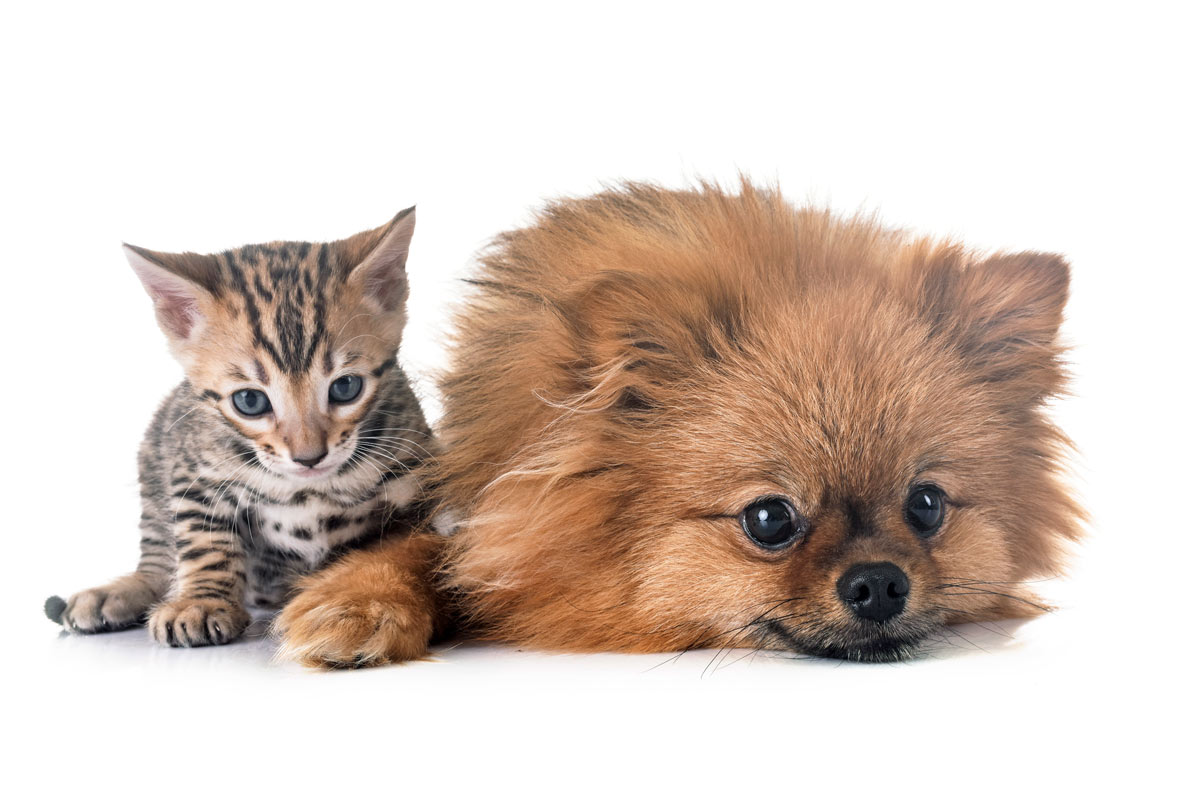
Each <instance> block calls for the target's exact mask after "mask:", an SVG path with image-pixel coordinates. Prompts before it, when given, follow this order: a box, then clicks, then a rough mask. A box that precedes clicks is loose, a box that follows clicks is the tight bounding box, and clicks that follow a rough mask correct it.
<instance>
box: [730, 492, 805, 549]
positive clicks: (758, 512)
mask: <svg viewBox="0 0 1200 791" xmlns="http://www.w3.org/2000/svg"><path fill="white" fill-rule="evenodd" d="M741 521H742V529H743V530H745V531H746V535H748V536H750V540H751V541H753V542H754V543H756V544H758V545H759V546H762V547H766V548H767V549H781V548H782V547H784V546H785V545H787V544H789V543H791V542H792V541H793V540H794V539H795V538H796V537H797V536H802V535H803V534H804V533H805V531H806V530H807V529H808V520H806V519H805V518H804V517H802V516H800V515H798V514H797V513H796V509H795V508H794V507H793V506H792V504H791V503H789V502H788V501H787V500H785V499H783V498H782V497H764V498H762V499H761V500H755V501H754V502H752V503H750V505H748V506H746V508H745V510H743V511H742V516H741Z"/></svg>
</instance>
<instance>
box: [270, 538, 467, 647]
mask: <svg viewBox="0 0 1200 791" xmlns="http://www.w3.org/2000/svg"><path fill="white" fill-rule="evenodd" d="M441 544H442V539H441V538H440V537H439V536H437V535H433V534H429V533H414V534H410V535H406V536H402V537H399V538H394V539H390V540H388V541H387V542H385V543H384V544H383V545H381V546H379V547H376V548H372V549H361V550H358V551H356V552H354V553H352V554H350V555H349V556H347V557H346V558H343V559H342V560H341V561H339V562H338V563H335V564H333V565H331V566H329V567H328V568H326V569H324V570H322V571H319V572H317V573H316V574H312V575H310V576H309V577H307V578H306V579H305V580H304V581H303V582H302V583H301V585H300V586H299V589H298V592H297V594H296V596H295V598H294V599H292V601H291V602H289V603H288V605H287V606H286V607H285V608H284V609H283V611H282V612H281V613H280V614H279V616H278V618H276V620H275V624H274V629H275V631H276V633H277V634H279V635H281V636H283V637H284V640H283V643H282V645H281V648H280V652H279V655H280V657H281V658H283V659H295V660H298V661H300V662H302V663H304V664H306V665H308V666H310V667H330V666H332V667H360V666H367V665H378V664H385V663H388V662H403V661H405V660H409V659H419V658H420V657H422V656H424V655H425V654H426V652H427V650H428V646H429V643H430V641H432V640H433V639H435V638H436V637H437V636H438V635H439V634H441V633H442V632H443V631H444V630H445V627H446V622H447V617H446V615H447V613H448V608H447V606H446V603H445V602H444V601H443V600H442V597H441V596H440V595H439V594H438V592H437V591H436V590H435V588H434V585H433V574H432V570H433V568H434V566H435V565H436V562H437V557H438V552H439V550H440V548H441Z"/></svg>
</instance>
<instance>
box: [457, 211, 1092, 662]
mask: <svg viewBox="0 0 1200 791" xmlns="http://www.w3.org/2000/svg"><path fill="white" fill-rule="evenodd" d="M517 280H519V281H520V286H521V290H520V291H517V290H515V289H512V288H511V286H513V285H514V284H515V282H516V281H517ZM480 281H481V282H482V283H483V293H482V294H481V295H480V296H479V298H478V301H477V302H476V303H475V304H474V305H473V307H472V309H468V311H467V313H466V314H465V317H464V321H463V322H462V324H461V325H460V326H461V328H462V338H461V340H460V347H459V351H458V352H457V354H458V360H457V361H456V373H455V374H452V376H451V378H450V379H449V380H448V381H447V387H446V390H447V410H446V418H445V423H444V425H443V429H444V434H443V439H444V440H445V441H446V442H448V443H449V450H448V453H447V455H446V458H445V460H444V462H443V467H444V469H445V471H446V474H448V475H449V476H450V477H451V481H450V485H449V486H448V487H447V492H448V494H449V496H450V497H461V498H462V499H461V501H460V502H457V503H455V506H456V507H458V508H460V509H462V510H464V511H466V512H467V513H469V514H471V516H470V518H468V520H467V522H466V527H465V529H463V530H461V531H460V532H459V533H458V534H457V536H456V538H455V541H456V542H458V545H459V549H460V552H459V559H458V560H456V562H455V566H454V569H453V571H454V575H453V580H452V581H453V582H454V583H455V584H456V586H457V587H458V588H459V589H460V590H462V591H465V594H466V597H467V600H468V601H469V609H471V610H474V611H475V612H477V613H479V617H480V620H481V622H483V623H486V624H490V625H491V628H494V630H495V633H496V634H499V635H504V636H512V637H515V638H516V639H521V640H525V641H529V642H533V643H535V644H541V645H544V646H547V647H552V648H586V649H621V648H624V649H636V650H653V651H663V650H680V649H683V648H687V647H690V646H746V647H769V648H782V649H794V650H800V651H803V652H807V653H812V654H822V655H832V656H841V657H849V658H854V659H863V660H884V659H893V658H897V657H901V656H905V655H907V654H908V653H909V652H910V651H911V650H912V648H913V647H914V646H915V645H917V643H918V642H919V641H920V640H921V639H922V638H924V637H925V636H927V635H929V634H930V633H931V632H933V631H934V630H936V629H937V628H938V627H939V626H941V625H943V624H946V623H950V622H955V621H968V620H983V619H990V618H1001V617H1009V616H1015V615H1028V614H1034V613H1037V612H1039V611H1040V608H1041V605H1040V604H1038V603H1037V601H1036V600H1035V599H1033V598H1032V597H1031V596H1030V595H1029V594H1028V592H1026V591H1023V590H1022V588H1021V586H1020V583H1021V582H1022V581H1023V580H1026V579H1028V578H1030V577H1032V576H1035V575H1044V574H1048V573H1054V572H1055V571H1056V570H1057V569H1058V565H1059V549H1060V546H1059V545H1060V543H1061V541H1062V540H1063V539H1065V538H1072V537H1074V536H1075V535H1076V533H1077V530H1078V517H1079V512H1078V510H1077V508H1076V506H1075V505H1074V504H1073V502H1072V501H1071V499H1070V497H1069V496H1068V494H1067V493H1066V492H1065V491H1064V489H1063V488H1062V486H1061V484H1060V483H1059V481H1058V477H1057V473H1058V469H1057V468H1058V459H1059V456H1060V452H1061V450H1062V446H1063V442H1064V440H1063V438H1062V436H1061V435H1060V434H1059V432H1058V431H1057V430H1056V429H1055V428H1054V427H1053V426H1052V425H1051V424H1050V423H1049V422H1048V420H1047V418H1046V417H1045V415H1044V414H1043V411H1042V406H1043V404H1044V403H1045V402H1046V400H1047V399H1049V398H1051V397H1053V396H1055V395H1057V394H1058V393H1059V392H1060V391H1061V389H1062V387H1063V384H1064V373H1063V369H1062V365H1061V362H1060V352H1061V347H1060V345H1059V343H1058V341H1057V333H1058V328H1059V323H1060V321H1061V318H1062V311H1063V306H1064V302H1065V300H1066V297H1067V286H1068V269H1067V266H1066V264H1064V263H1063V261H1062V260H1061V259H1060V258H1058V257H1057V256H1053V255H1045V254H1037V253H1025V254H1018V255H996V256H980V255H975V254H972V253H970V252H968V251H966V250H964V249H962V248H961V247H958V246H955V245H952V244H943V243H938V242H934V241H929V240H921V239H913V238H910V237H907V236H905V235H901V234H898V233H892V232H888V231H885V230H883V229H881V228H879V227H878V226H877V225H876V224H874V223H873V222H869V221H863V220H848V221H847V220H839V219H836V218H834V217H832V216H830V215H829V214H828V213H826V212H819V211H797V210H795V209H793V208H792V207H790V206H788V205H787V204H786V203H785V202H784V201H783V200H782V199H781V198H780V196H779V195H778V194H776V193H770V192H766V193H764V192H760V191H757V190H754V189H752V188H749V187H747V188H746V189H745V191H744V192H743V193H742V194H741V195H732V196H731V195H727V194H724V193H721V192H718V191H716V190H705V191H703V192H700V193H672V192H667V191H664V190H657V189H654V188H649V187H635V188H631V189H630V190H628V191H623V192H618V193H611V194H606V195H602V196H598V197H596V198H593V199H589V200H585V201H576V202H569V203H566V204H559V205H557V206H555V207H553V208H552V209H551V210H550V211H548V212H547V213H546V215H544V216H543V218H542V221H541V222H540V223H539V225H538V226H537V227H535V228H533V229H529V230H526V231H520V232H517V233H515V234H511V235H509V236H508V237H506V238H505V239H504V240H503V241H502V242H501V244H500V246H499V248H498V250H497V251H496V252H495V254H494V255H493V256H491V257H489V258H488V259H487V260H486V261H485V268H484V272H483V273H482V274H481V277H480ZM537 305H540V306H544V307H535V306H537ZM522 312H524V313H525V314H526V315H527V316H534V317H535V318H526V317H525V316H522V315H521V314H522ZM490 316H507V318H508V321H509V322H510V323H509V324H508V325H507V326H506V325H505V323H504V322H500V321H495V322H490V319H489V317H490ZM489 322H490V323H489ZM485 325H486V327H487V331H488V333H490V335H491V337H488V338H487V339H486V341H485V342H481V343H478V344H476V343H474V341H475V340H476V339H480V338H482V337H483V331H482V329H483V327H484V326H485ZM485 356H490V357H492V358H496V357H499V359H494V360H493V361H492V362H488V361H486V360H485V359H484V358H485ZM500 369H502V370H504V371H506V372H510V373H507V374H506V376H507V377H508V380H507V381H509V382H510V383H509V384H506V385H502V387H503V388H504V389H503V393H502V394H501V395H493V396H491V397H492V398H500V399H503V401H504V403H503V404H501V405H500V406H498V407H495V408H494V409H493V410H492V411H493V412H496V413H501V414H502V416H498V415H488V416H487V419H488V421H489V423H488V425H491V426H504V428H505V430H507V431H509V432H511V434H512V436H515V437H518V438H519V439H518V440H516V441H515V442H513V441H511V440H502V439H501V438H499V437H497V438H495V439H493V440H492V443H494V444H493V445H492V446H487V447H484V446H485V445H488V443H487V441H485V440H480V439H478V438H477V437H473V436H471V435H470V433H469V432H470V431H471V430H475V431H484V430H486V429H484V428H483V425H482V423H480V424H479V425H476V424H475V423H474V422H473V421H474V420H475V419H476V417H477V416H478V415H480V414H481V413H480V412H479V410H480V408H481V407H480V399H479V395H480V393H482V392H483V391H482V386H483V385H484V383H485V381H490V382H492V383H493V384H492V386H493V388H495V387H497V385H496V384H495V382H498V381H505V380H504V379H503V378H498V377H496V375H495V374H496V371H497V370H500ZM513 377H517V378H519V380H520V381H512V379H513ZM531 392H533V393H534V395H531ZM498 421H499V422H498ZM502 442H510V443H511V446H510V447H498V446H500V445H501V444H502ZM484 458H486V459H489V460H492V459H510V460H511V461H510V462H508V464H507V466H505V467H504V468H502V469H501V470H500V474H498V475H497V474H496V473H494V472H492V473H490V476H491V477H489V478H487V479H483V478H481V477H480V476H483V475H485V474H489V473H488V471H486V470H479V471H472V470H470V469H469V463H470V460H471V459H474V460H476V462H477V461H478V460H479V459H484ZM476 466H477V467H478V466H480V465H478V464H476ZM489 469H492V468H489ZM455 483H461V484H464V485H462V486H461V487H459V488H456V487H455V485H454V484H455Z"/></svg>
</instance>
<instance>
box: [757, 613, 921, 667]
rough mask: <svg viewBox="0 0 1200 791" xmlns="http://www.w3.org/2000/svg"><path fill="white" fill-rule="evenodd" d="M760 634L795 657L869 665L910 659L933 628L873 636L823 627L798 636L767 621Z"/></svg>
mask: <svg viewBox="0 0 1200 791" xmlns="http://www.w3.org/2000/svg"><path fill="white" fill-rule="evenodd" d="M762 631H763V632H764V633H765V635H764V636H766V637H768V638H769V639H770V641H771V642H773V643H775V644H776V645H778V644H780V643H782V644H783V645H784V646H785V647H786V648H787V649H788V650H789V651H795V652H796V653H799V654H806V655H808V656H815V657H822V658H826V659H845V660H849V661H851V662H868V663H869V662H900V661H903V660H906V659H912V658H913V657H914V656H915V655H916V651H917V648H918V646H920V644H921V643H922V642H924V640H925V639H926V638H927V637H929V636H930V634H932V632H933V626H932V625H921V624H915V623H908V624H905V625H899V624H897V625H895V626H891V627H889V628H887V629H882V628H881V629H876V630H872V631H874V632H875V633H874V634H870V633H867V634H862V633H859V634H846V633H843V632H841V631H840V630H836V629H833V628H831V627H823V628H819V629H817V630H816V631H815V633H813V634H798V633H796V632H793V631H791V630H789V629H788V628H787V627H786V626H784V625H783V624H781V623H779V622H777V621H769V622H767V623H765V624H763V626H762Z"/></svg>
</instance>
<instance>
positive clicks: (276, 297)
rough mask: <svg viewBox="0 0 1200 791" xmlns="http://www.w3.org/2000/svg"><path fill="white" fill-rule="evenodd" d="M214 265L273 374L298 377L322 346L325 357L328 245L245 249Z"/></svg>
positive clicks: (333, 258)
mask: <svg viewBox="0 0 1200 791" xmlns="http://www.w3.org/2000/svg"><path fill="white" fill-rule="evenodd" d="M314 248H315V254H314ZM217 260H218V261H219V262H220V267H221V270H222V271H221V275H222V277H221V282H225V283H228V284H229V285H230V288H231V290H232V291H233V292H235V294H236V295H237V296H238V297H240V301H241V307H242V308H243V309H244V311H245V315H246V319H247V321H248V323H249V325H250V330H251V333H252V337H253V341H254V345H255V346H257V347H258V348H260V349H262V350H263V351H264V352H265V353H266V354H267V355H268V356H269V357H270V359H271V361H272V362H273V363H274V364H275V366H276V367H277V368H279V370H281V371H283V372H284V373H285V374H288V375H295V374H299V373H302V372H304V371H307V370H308V369H309V368H311V367H312V365H313V361H314V360H316V359H317V353H318V351H319V350H320V349H321V348H322V347H323V346H324V347H326V350H327V351H328V348H327V347H328V344H329V342H330V341H329V333H328V328H327V327H326V313H327V300H328V293H327V292H328V289H329V282H330V279H331V277H332V276H333V269H334V266H335V265H336V264H337V261H336V253H335V252H334V251H333V250H331V248H330V245H329V244H318V245H312V244H309V243H307V242H298V243H288V242H282V243H280V242H276V243H274V244H262V245H248V246H246V247H242V248H239V249H237V250H229V251H226V252H225V253H223V254H222V255H221V257H220V258H219V259H217Z"/></svg>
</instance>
